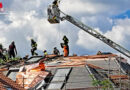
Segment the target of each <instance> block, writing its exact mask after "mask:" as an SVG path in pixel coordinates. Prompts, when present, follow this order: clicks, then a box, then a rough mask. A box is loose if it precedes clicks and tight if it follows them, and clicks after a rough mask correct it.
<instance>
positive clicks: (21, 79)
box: [16, 70, 49, 89]
mask: <svg viewBox="0 0 130 90" xmlns="http://www.w3.org/2000/svg"><path fill="white" fill-rule="evenodd" d="M48 74H49V72H45V71H34V70H30V71H29V72H18V74H17V76H16V83H18V84H19V85H20V86H24V88H25V89H29V88H32V87H34V86H35V85H36V84H37V83H38V82H40V81H42V80H44V79H45V77H47V75H48Z"/></svg>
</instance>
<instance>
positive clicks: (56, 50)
mask: <svg viewBox="0 0 130 90" xmlns="http://www.w3.org/2000/svg"><path fill="white" fill-rule="evenodd" d="M53 54H55V55H60V52H59V50H58V49H57V48H56V47H54V50H53Z"/></svg>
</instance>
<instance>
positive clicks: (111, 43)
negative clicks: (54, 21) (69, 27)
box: [61, 15, 130, 58]
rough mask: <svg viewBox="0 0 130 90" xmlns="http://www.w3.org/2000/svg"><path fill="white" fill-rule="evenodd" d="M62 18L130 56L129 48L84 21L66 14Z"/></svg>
mask: <svg viewBox="0 0 130 90" xmlns="http://www.w3.org/2000/svg"><path fill="white" fill-rule="evenodd" d="M61 19H66V20H67V21H69V22H71V23H72V24H74V25H76V26H77V27H79V28H80V29H82V30H84V31H85V32H87V33H89V34H91V35H92V36H94V37H95V38H97V39H99V40H101V41H103V42H104V43H106V44H107V45H109V46H110V47H112V48H114V49H115V50H117V51H119V52H120V53H122V54H124V55H125V56H127V57H129V58H130V51H128V50H127V49H125V48H123V47H122V46H120V45H118V44H117V43H115V42H113V41H112V40H110V39H108V38H106V37H105V36H103V35H101V34H100V33H98V32H97V31H96V30H94V29H92V28H91V27H89V26H87V25H85V24H83V23H82V22H80V21H79V20H77V19H75V18H73V17H72V16H69V15H66V16H64V17H62V18H61Z"/></svg>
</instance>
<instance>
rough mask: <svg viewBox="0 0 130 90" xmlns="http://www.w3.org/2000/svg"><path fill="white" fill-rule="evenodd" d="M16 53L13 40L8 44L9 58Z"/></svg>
mask: <svg viewBox="0 0 130 90" xmlns="http://www.w3.org/2000/svg"><path fill="white" fill-rule="evenodd" d="M16 55H17V49H16V46H15V42H14V41H13V42H12V43H11V44H10V45H9V58H12V57H13V58H15V56H16Z"/></svg>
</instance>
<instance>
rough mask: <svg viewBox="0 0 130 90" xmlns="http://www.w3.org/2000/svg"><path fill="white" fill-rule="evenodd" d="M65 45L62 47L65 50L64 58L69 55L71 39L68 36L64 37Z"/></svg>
mask: <svg viewBox="0 0 130 90" xmlns="http://www.w3.org/2000/svg"><path fill="white" fill-rule="evenodd" d="M62 40H63V41H64V43H61V47H62V48H63V52H64V57H66V56H68V55H69V45H68V43H69V39H68V38H67V37H66V36H63V39H62Z"/></svg>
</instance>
